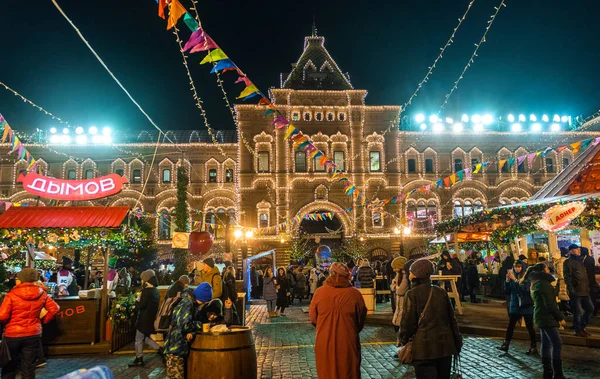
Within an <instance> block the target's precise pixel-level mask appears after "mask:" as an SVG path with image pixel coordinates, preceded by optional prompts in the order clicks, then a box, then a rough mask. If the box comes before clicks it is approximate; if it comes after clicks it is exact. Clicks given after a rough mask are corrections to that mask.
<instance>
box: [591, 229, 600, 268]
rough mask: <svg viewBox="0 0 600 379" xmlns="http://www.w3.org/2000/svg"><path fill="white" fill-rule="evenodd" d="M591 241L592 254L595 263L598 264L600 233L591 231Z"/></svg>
mask: <svg viewBox="0 0 600 379" xmlns="http://www.w3.org/2000/svg"><path fill="white" fill-rule="evenodd" d="M590 240H591V241H592V254H593V256H594V262H598V258H600V231H598V230H594V231H590Z"/></svg>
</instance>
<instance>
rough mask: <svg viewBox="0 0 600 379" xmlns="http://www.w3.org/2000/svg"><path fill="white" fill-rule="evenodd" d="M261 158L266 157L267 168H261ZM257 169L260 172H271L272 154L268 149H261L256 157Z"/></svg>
mask: <svg viewBox="0 0 600 379" xmlns="http://www.w3.org/2000/svg"><path fill="white" fill-rule="evenodd" d="M261 158H263V159H264V158H266V165H267V168H266V169H264V168H261ZM256 160H257V162H256V171H258V172H259V173H266V172H271V154H270V153H269V152H268V151H259V152H258V153H257V157H256Z"/></svg>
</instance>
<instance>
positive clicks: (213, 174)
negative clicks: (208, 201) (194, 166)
mask: <svg viewBox="0 0 600 379" xmlns="http://www.w3.org/2000/svg"><path fill="white" fill-rule="evenodd" d="M208 182H209V183H216V182H217V169H216V168H211V169H210V170H208Z"/></svg>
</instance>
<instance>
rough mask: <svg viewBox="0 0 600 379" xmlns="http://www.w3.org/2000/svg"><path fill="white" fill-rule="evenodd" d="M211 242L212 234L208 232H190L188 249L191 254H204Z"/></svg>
mask: <svg viewBox="0 0 600 379" xmlns="http://www.w3.org/2000/svg"><path fill="white" fill-rule="evenodd" d="M212 244H213V236H212V234H210V233H209V232H191V233H190V247H189V249H188V250H189V251H190V253H192V254H195V255H199V254H206V253H208V251H209V250H210V248H211V247H212Z"/></svg>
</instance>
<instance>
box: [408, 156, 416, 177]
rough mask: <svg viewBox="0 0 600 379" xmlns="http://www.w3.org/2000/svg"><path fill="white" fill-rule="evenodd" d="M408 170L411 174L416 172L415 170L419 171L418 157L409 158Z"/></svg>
mask: <svg viewBox="0 0 600 379" xmlns="http://www.w3.org/2000/svg"><path fill="white" fill-rule="evenodd" d="M407 163H408V172H409V173H411V174H414V173H415V172H417V160H416V159H409V160H408V162H407Z"/></svg>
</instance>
